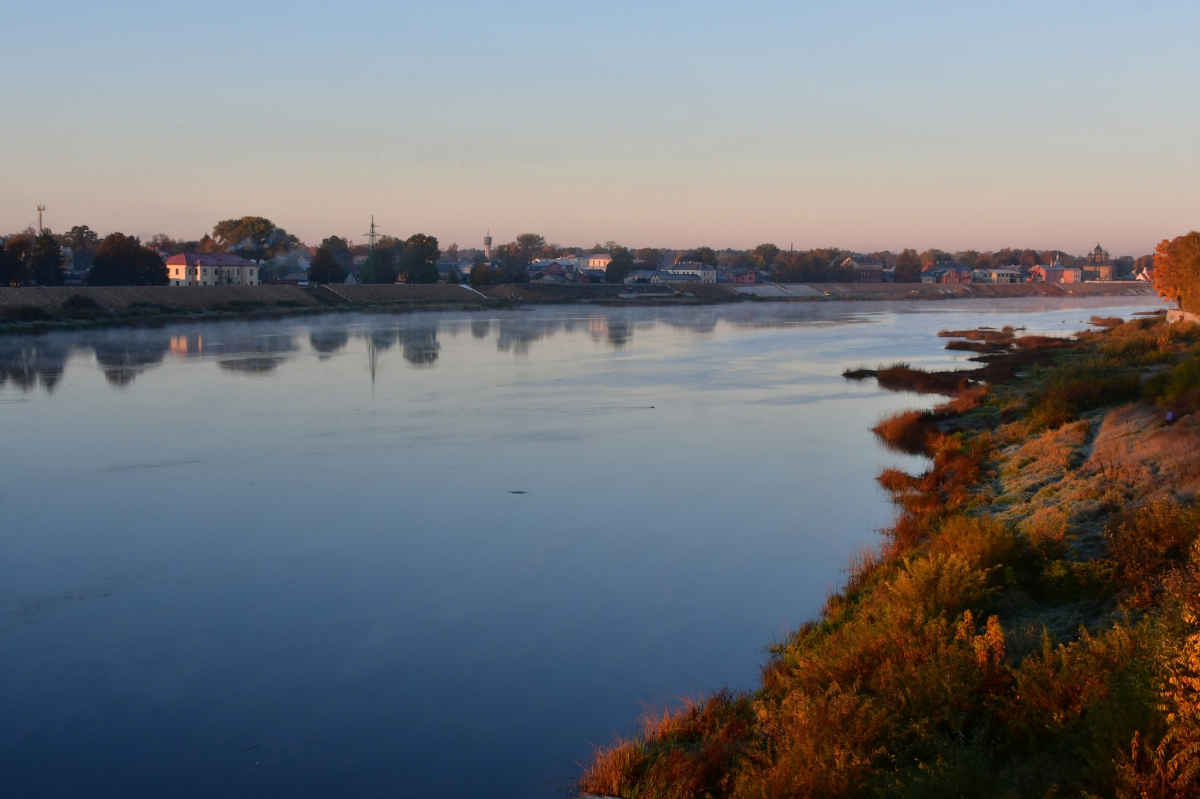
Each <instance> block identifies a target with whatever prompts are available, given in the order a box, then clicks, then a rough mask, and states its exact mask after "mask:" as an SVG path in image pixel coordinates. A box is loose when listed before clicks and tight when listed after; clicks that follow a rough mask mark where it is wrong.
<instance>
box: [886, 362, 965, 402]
mask: <svg viewBox="0 0 1200 799" xmlns="http://www.w3.org/2000/svg"><path fill="white" fill-rule="evenodd" d="M875 377H876V379H877V380H878V381H879V386H880V388H885V389H887V390H888V391H910V392H913V393H916V394H945V395H948V396H953V395H955V394H958V393H960V392H962V391H965V390H966V389H968V388H970V386H971V383H970V380H969V379H968V378H967V376H966V375H963V374H959V373H957V372H930V371H928V370H926V369H920V368H916V367H912V366H909V365H908V364H906V363H898V364H894V365H892V366H888V367H886V368H883V369H879V370H878V371H877V372H876V374H875Z"/></svg>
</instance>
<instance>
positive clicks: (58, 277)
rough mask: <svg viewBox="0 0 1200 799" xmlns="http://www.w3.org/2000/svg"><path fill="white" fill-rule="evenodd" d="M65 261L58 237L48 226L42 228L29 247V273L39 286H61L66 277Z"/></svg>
mask: <svg viewBox="0 0 1200 799" xmlns="http://www.w3.org/2000/svg"><path fill="white" fill-rule="evenodd" d="M66 262H67V258H66V256H65V255H63V251H62V245H61V244H59V243H58V239H57V238H56V237H55V235H54V234H53V233H51V232H50V228H42V229H41V230H40V231H39V232H38V234H37V235H36V236H34V237H33V244H32V246H31V247H30V249H29V272H30V275H31V276H32V277H33V279H34V280H35V281H37V284H38V285H39V286H61V285H62V284H63V282H64V281H65V280H66V277H67V272H66V269H65V268H64V265H65V264H66Z"/></svg>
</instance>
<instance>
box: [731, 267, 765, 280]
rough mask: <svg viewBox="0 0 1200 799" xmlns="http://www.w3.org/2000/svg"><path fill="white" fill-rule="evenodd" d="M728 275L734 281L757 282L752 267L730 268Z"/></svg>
mask: <svg viewBox="0 0 1200 799" xmlns="http://www.w3.org/2000/svg"><path fill="white" fill-rule="evenodd" d="M729 276H730V277H731V278H733V282H734V283H742V284H752V283H757V282H758V280H757V277H758V276H757V275H756V274H755V273H754V270H753V269H730V270H729Z"/></svg>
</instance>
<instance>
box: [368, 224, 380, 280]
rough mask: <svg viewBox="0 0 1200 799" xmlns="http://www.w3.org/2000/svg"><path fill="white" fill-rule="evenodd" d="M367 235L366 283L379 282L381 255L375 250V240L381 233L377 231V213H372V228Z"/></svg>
mask: <svg viewBox="0 0 1200 799" xmlns="http://www.w3.org/2000/svg"><path fill="white" fill-rule="evenodd" d="M366 237H367V262H366V264H365V266H366V267H367V280H365V281H364V282H366V283H378V282H379V278H380V277H381V275H380V274H379V272H380V271H381V270H380V268H379V255H378V254H377V253H376V252H375V242H376V241H377V240H378V239H379V234H378V233H377V232H376V231H375V214H371V230H370V232H369V233H367V234H366Z"/></svg>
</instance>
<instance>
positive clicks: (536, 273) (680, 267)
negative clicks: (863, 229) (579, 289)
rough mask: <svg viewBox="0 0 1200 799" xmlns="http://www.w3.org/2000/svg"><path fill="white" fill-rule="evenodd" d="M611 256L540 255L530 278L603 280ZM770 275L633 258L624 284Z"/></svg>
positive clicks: (750, 279) (759, 279)
mask: <svg viewBox="0 0 1200 799" xmlns="http://www.w3.org/2000/svg"><path fill="white" fill-rule="evenodd" d="M611 263H612V256H611V255H609V254H608V253H592V254H590V255H583V256H580V257H579V258H543V259H539V260H537V261H534V262H533V263H532V264H530V265H529V280H530V282H536V283H605V282H607V274H608V267H609V265H610V264H611ZM770 280H771V276H770V275H769V274H767V273H766V272H763V271H761V270H755V269H724V268H720V267H715V266H710V265H709V264H704V263H699V262H697V261H680V262H678V263H675V264H673V265H671V266H665V267H655V266H652V265H650V264H647V263H645V262H642V261H635V262H634V268H633V269H632V270H631V271H630V272H629V274H627V275H626V276H625V278H624V281H623V282H624V283H625V285H627V286H632V285H638V284H650V285H672V284H679V285H682V284H686V283H767V282H770Z"/></svg>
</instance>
